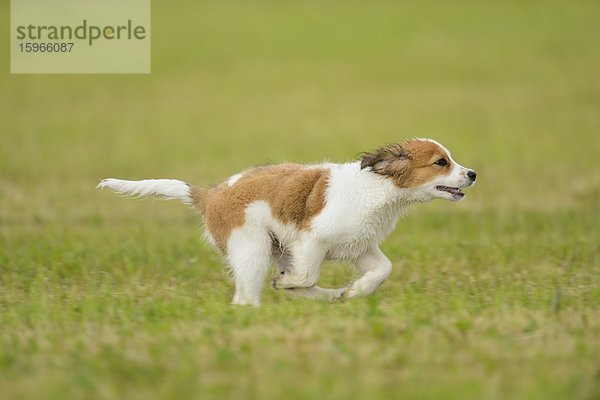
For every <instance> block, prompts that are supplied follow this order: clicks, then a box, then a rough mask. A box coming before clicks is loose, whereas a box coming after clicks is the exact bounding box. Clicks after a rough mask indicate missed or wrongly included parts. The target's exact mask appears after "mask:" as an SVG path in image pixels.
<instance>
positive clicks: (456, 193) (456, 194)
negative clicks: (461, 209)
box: [435, 186, 465, 198]
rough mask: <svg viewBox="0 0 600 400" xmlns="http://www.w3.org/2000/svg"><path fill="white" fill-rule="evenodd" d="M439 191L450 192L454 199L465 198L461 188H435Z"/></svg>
mask: <svg viewBox="0 0 600 400" xmlns="http://www.w3.org/2000/svg"><path fill="white" fill-rule="evenodd" d="M435 188H436V189H437V190H439V191H440V192H448V193H450V194H451V195H452V196H453V197H458V198H461V197H464V195H465V194H464V193H463V191H462V190H460V189H459V188H455V187H450V186H436V187H435Z"/></svg>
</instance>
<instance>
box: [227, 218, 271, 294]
mask: <svg viewBox="0 0 600 400" xmlns="http://www.w3.org/2000/svg"><path fill="white" fill-rule="evenodd" d="M227 260H228V262H229V264H230V266H231V269H232V270H233V275H234V280H235V294H234V296H233V301H232V304H235V305H253V306H258V305H260V294H261V291H262V287H263V285H264V283H265V277H266V275H267V272H268V271H269V267H270V265H271V236H270V235H269V233H268V231H267V230H266V229H264V227H261V226H259V225H254V224H250V225H249V224H246V225H244V226H242V227H240V228H237V229H235V230H234V231H233V232H232V233H231V236H230V238H229V240H228V243H227Z"/></svg>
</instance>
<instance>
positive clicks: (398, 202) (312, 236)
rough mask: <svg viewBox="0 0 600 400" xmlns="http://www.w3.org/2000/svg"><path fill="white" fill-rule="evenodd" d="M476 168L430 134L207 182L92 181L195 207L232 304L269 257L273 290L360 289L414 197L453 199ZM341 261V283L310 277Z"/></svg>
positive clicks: (369, 281)
mask: <svg viewBox="0 0 600 400" xmlns="http://www.w3.org/2000/svg"><path fill="white" fill-rule="evenodd" d="M476 176H477V175H476V174H475V172H474V171H473V170H471V169H469V168H465V167H463V166H461V165H460V164H458V163H457V162H455V161H454V160H453V159H452V157H451V156H450V152H449V151H448V150H447V149H446V148H445V147H444V146H442V145H441V144H439V143H438V142H436V141H434V140H430V139H411V140H407V141H405V142H403V143H399V144H392V145H388V146H384V147H381V148H379V149H377V150H375V151H373V152H370V153H365V154H364V155H363V156H362V158H361V159H360V160H358V161H354V162H349V163H345V164H334V163H323V164H316V165H299V164H280V165H269V166H262V167H255V168H250V169H248V170H246V171H243V172H241V173H239V174H236V175H233V176H232V177H230V178H229V179H228V180H227V181H225V182H223V183H220V184H219V185H217V186H215V187H211V188H208V189H204V188H197V187H194V186H191V185H189V184H187V183H185V182H182V181H178V180H174V179H150V180H142V181H125V180H119V179H105V180H103V181H101V182H100V184H99V185H98V186H97V187H98V188H105V187H107V188H110V189H112V190H113V191H115V192H117V193H120V194H126V195H131V196H147V195H153V196H160V197H162V198H166V199H176V200H180V201H181V202H183V203H185V204H188V205H191V206H193V207H194V208H195V209H196V210H198V211H199V213H200V214H201V215H202V217H203V219H204V225H205V228H206V229H205V236H206V238H207V240H208V241H209V242H210V243H211V244H212V245H213V246H215V247H216V248H217V249H219V250H220V251H221V252H222V254H223V255H224V256H225V258H226V261H227V263H228V264H229V266H230V267H231V269H232V271H233V276H234V280H235V294H234V296H233V302H232V304H239V305H245V304H249V305H254V306H258V305H259V304H260V294H261V290H262V287H263V285H264V281H265V277H266V275H267V272H268V270H269V267H270V266H271V265H272V264H276V265H277V267H278V274H277V275H276V276H275V278H274V279H273V280H272V286H273V287H274V288H275V289H285V290H286V291H287V292H289V293H292V294H295V295H299V296H303V297H309V298H315V299H320V300H325V301H340V300H345V299H350V298H353V297H357V296H365V295H368V294H370V293H372V292H373V291H374V290H375V289H377V288H378V287H379V286H380V285H381V284H382V283H383V282H384V281H385V280H386V278H387V277H388V276H389V275H390V272H391V270H392V263H391V262H390V260H389V259H388V258H387V257H386V256H385V255H384V254H383V253H382V251H381V250H380V249H379V245H380V243H381V242H382V241H383V240H384V239H385V237H386V236H387V235H389V234H390V233H391V232H392V230H393V229H394V227H395V225H396V222H397V221H398V218H399V217H400V216H401V215H402V214H403V213H405V212H406V210H407V209H408V207H409V206H411V205H412V204H415V203H424V202H428V201H430V200H433V199H446V200H451V201H458V200H461V199H462V198H463V197H464V196H465V195H464V193H463V191H462V190H461V188H464V187H467V186H471V185H473V184H474V183H475V179H476ZM327 260H339V261H343V262H347V263H350V264H352V265H354V266H355V267H356V268H357V270H358V271H359V272H360V273H361V274H362V276H361V277H360V278H359V279H357V280H356V281H354V282H352V283H351V284H349V285H348V286H347V287H343V288H339V289H326V288H321V287H319V286H317V282H318V280H319V273H320V269H321V265H322V264H323V262H324V261H327Z"/></svg>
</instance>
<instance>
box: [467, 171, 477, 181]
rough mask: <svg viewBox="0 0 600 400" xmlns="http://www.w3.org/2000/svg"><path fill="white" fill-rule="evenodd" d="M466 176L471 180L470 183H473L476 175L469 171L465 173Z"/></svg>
mask: <svg viewBox="0 0 600 400" xmlns="http://www.w3.org/2000/svg"><path fill="white" fill-rule="evenodd" d="M467 176H468V177H469V179H471V180H472V181H474V180H475V179H477V174H476V173H475V171H469V172H467Z"/></svg>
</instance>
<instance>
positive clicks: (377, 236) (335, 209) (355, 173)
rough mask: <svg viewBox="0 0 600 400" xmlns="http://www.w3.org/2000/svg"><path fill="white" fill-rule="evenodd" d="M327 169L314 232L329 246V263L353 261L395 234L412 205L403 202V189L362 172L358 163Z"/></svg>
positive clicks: (314, 221) (386, 180)
mask: <svg viewBox="0 0 600 400" xmlns="http://www.w3.org/2000/svg"><path fill="white" fill-rule="evenodd" d="M328 167H329V168H330V169H331V177H330V181H329V187H328V189H327V193H326V205H325V208H324V209H323V211H322V212H321V214H319V215H318V216H317V217H316V218H315V219H314V220H313V224H312V231H313V232H314V234H315V235H317V236H318V237H319V239H320V240H322V241H323V242H324V243H325V244H326V245H327V247H328V257H329V258H330V259H342V260H353V259H356V258H357V257H359V256H360V255H362V254H363V253H364V252H365V251H366V250H367V249H369V248H371V247H373V246H376V245H378V244H379V243H381V241H383V239H385V237H386V236H387V235H389V234H390V233H391V232H392V230H393V229H394V227H395V225H396V222H397V221H398V218H399V217H400V216H401V215H402V214H403V213H404V212H405V210H406V208H407V207H408V205H409V202H406V201H404V200H403V198H404V196H403V194H404V193H403V189H399V188H397V187H396V186H394V184H393V183H391V182H390V181H389V180H388V179H385V178H383V177H380V176H378V175H375V174H373V173H371V172H368V171H364V170H362V171H361V169H360V165H359V163H349V164H330V165H328Z"/></svg>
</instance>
